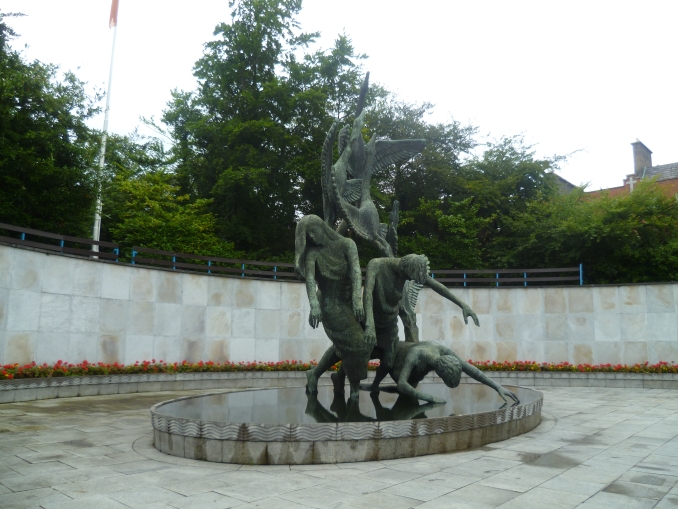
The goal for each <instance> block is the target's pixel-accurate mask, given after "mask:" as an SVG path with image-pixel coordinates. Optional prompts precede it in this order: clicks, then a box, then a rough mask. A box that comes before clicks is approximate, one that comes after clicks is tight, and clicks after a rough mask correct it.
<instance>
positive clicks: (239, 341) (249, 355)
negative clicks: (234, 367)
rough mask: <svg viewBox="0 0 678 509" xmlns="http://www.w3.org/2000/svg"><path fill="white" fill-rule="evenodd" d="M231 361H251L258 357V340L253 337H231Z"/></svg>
mask: <svg viewBox="0 0 678 509" xmlns="http://www.w3.org/2000/svg"><path fill="white" fill-rule="evenodd" d="M230 356H231V359H230V360H231V362H249V361H253V360H254V359H255V358H256V341H255V340H254V338H253V337H249V338H240V337H233V338H231V344H230Z"/></svg>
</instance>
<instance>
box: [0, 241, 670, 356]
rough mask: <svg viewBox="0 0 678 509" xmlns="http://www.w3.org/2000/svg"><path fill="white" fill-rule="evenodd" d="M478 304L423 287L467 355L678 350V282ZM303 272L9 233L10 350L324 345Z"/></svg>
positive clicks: (423, 333) (245, 350) (478, 298)
mask: <svg viewBox="0 0 678 509" xmlns="http://www.w3.org/2000/svg"><path fill="white" fill-rule="evenodd" d="M454 292H455V293H456V294H457V295H458V296H459V298H461V299H462V300H463V301H465V302H468V303H469V305H470V306H471V307H472V308H473V309H474V310H475V312H476V313H477V314H478V317H479V320H480V327H475V326H474V325H468V326H466V325H464V323H463V320H462V317H461V313H460V311H459V308H457V307H456V306H455V305H453V304H452V303H451V302H449V301H446V300H444V299H442V298H441V297H440V296H438V295H437V294H435V293H433V292H431V291H429V290H427V289H425V290H423V291H422V293H421V295H420V299H419V302H418V304H417V313H418V317H417V319H418V322H419V324H420V328H421V330H420V337H421V339H422V340H429V341H440V342H443V343H444V344H446V345H448V346H449V347H451V348H452V349H453V350H455V351H456V352H457V353H458V354H459V355H460V356H461V357H462V358H466V359H468V358H472V359H474V360H528V359H529V360H536V361H552V362H561V361H568V362H573V363H586V362H589V363H590V362H595V363H615V364H616V363H627V364H631V363H636V362H645V361H650V362H657V361H660V360H666V361H674V360H678V314H677V308H676V303H677V302H678V284H656V285H654V284H647V285H620V286H585V287H568V288H562V287H561V288H530V287H527V288H501V287H499V288H475V289H463V288H462V289H455V290H454ZM308 312H309V308H308V300H307V298H306V294H305V286H304V285H303V284H300V283H298V282H282V281H259V280H252V279H242V278H237V277H235V278H232V277H221V276H214V275H196V274H187V273H181V272H174V271H168V270H160V269H149V268H142V267H138V266H131V265H125V264H116V263H108V262H100V261H92V260H87V259H81V258H75V257H68V256H62V255H55V254H47V253H41V252H36V251H32V250H28V249H21V248H14V247H10V246H5V245H0V362H3V363H5V364H8V363H15V362H18V363H28V362H31V361H35V362H38V363H43V362H48V363H52V362H56V361H57V360H60V359H61V360H63V361H68V362H74V363H75V362H81V361H82V360H84V359H87V360H88V361H90V362H99V361H101V362H108V363H112V362H122V363H125V364H129V363H134V362H135V361H137V360H139V361H141V360H151V359H156V360H160V359H162V360H165V361H170V362H174V361H182V360H183V359H186V360H189V361H198V360H213V361H215V362H216V361H220V362H223V361H226V360H230V361H235V362H238V361H252V360H258V361H277V360H284V359H298V360H306V361H307V360H311V359H319V358H320V357H321V355H322V354H323V352H324V351H325V349H326V348H327V347H328V346H329V345H330V343H329V340H328V339H327V337H326V336H325V334H324V332H323V330H322V328H320V329H315V330H314V329H312V328H311V327H310V326H309V325H308V321H307V318H308Z"/></svg>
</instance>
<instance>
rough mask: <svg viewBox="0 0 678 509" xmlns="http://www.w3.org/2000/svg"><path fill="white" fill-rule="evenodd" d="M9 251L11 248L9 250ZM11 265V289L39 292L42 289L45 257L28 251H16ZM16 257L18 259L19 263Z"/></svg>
mask: <svg viewBox="0 0 678 509" xmlns="http://www.w3.org/2000/svg"><path fill="white" fill-rule="evenodd" d="M10 249H11V248H10ZM17 251H20V253H16V252H15V255H14V259H13V263H12V282H11V288H14V289H15V290H27V291H31V292H39V291H40V290H41V289H42V267H43V265H44V263H45V258H46V257H47V255H44V254H42V253H36V252H34V251H28V250H23V249H21V250H17ZM16 257H20V261H18V260H17V258H16Z"/></svg>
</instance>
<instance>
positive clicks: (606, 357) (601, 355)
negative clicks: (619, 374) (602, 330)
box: [593, 341, 623, 365]
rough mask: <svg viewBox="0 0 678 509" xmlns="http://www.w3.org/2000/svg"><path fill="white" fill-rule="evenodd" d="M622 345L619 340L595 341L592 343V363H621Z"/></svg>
mask: <svg viewBox="0 0 678 509" xmlns="http://www.w3.org/2000/svg"><path fill="white" fill-rule="evenodd" d="M622 347H623V343H621V342H620V341H596V342H595V343H594V344H593V362H594V364H612V365H617V364H621V363H622V362H623V361H622Z"/></svg>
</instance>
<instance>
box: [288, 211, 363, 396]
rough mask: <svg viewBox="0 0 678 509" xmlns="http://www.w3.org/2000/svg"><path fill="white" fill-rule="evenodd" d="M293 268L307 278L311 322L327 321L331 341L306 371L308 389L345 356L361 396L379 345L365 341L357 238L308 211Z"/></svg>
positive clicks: (299, 233) (353, 389)
mask: <svg viewBox="0 0 678 509" xmlns="http://www.w3.org/2000/svg"><path fill="white" fill-rule="evenodd" d="M294 270H295V273H296V274H297V277H299V278H300V279H302V280H304V281H305V282H306V292H307V294H308V300H309V303H310V307H311V310H310V314H309V318H308V321H309V324H310V325H311V327H313V328H316V327H317V326H318V325H319V324H320V323H321V322H322V324H323V328H324V329H325V333H326V334H327V336H328V337H329V338H330V341H332V347H330V348H329V349H328V350H327V352H325V355H323V357H322V359H320V362H319V363H318V366H317V367H316V368H315V369H312V370H309V371H308V372H307V380H308V382H307V390H308V392H310V393H315V392H316V391H317V384H318V377H319V376H320V374H322V373H323V372H325V371H326V370H327V369H328V368H329V367H331V366H332V365H334V364H336V363H337V362H338V361H339V360H342V361H343V365H344V369H345V371H346V375H347V376H348V379H349V382H350V384H351V393H352V394H355V396H354V397H355V398H357V397H358V390H359V385H360V380H362V379H365V378H366V377H367V364H368V362H369V358H370V352H371V351H372V348H373V346H374V345H371V344H367V343H365V339H364V337H363V329H362V327H361V325H360V322H361V321H363V319H364V311H363V306H362V301H361V298H360V295H361V289H362V288H361V275H360V264H359V261H358V250H357V248H356V245H355V242H353V240H351V239H349V238H346V237H342V236H341V235H339V234H338V233H337V232H336V231H334V230H333V229H332V228H330V227H329V226H328V225H327V224H326V223H325V222H324V221H323V220H322V219H320V218H319V217H318V216H314V215H309V216H305V217H304V218H302V219H301V221H299V223H298V225H297V229H296V234H295V261H294ZM316 284H317V290H316Z"/></svg>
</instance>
